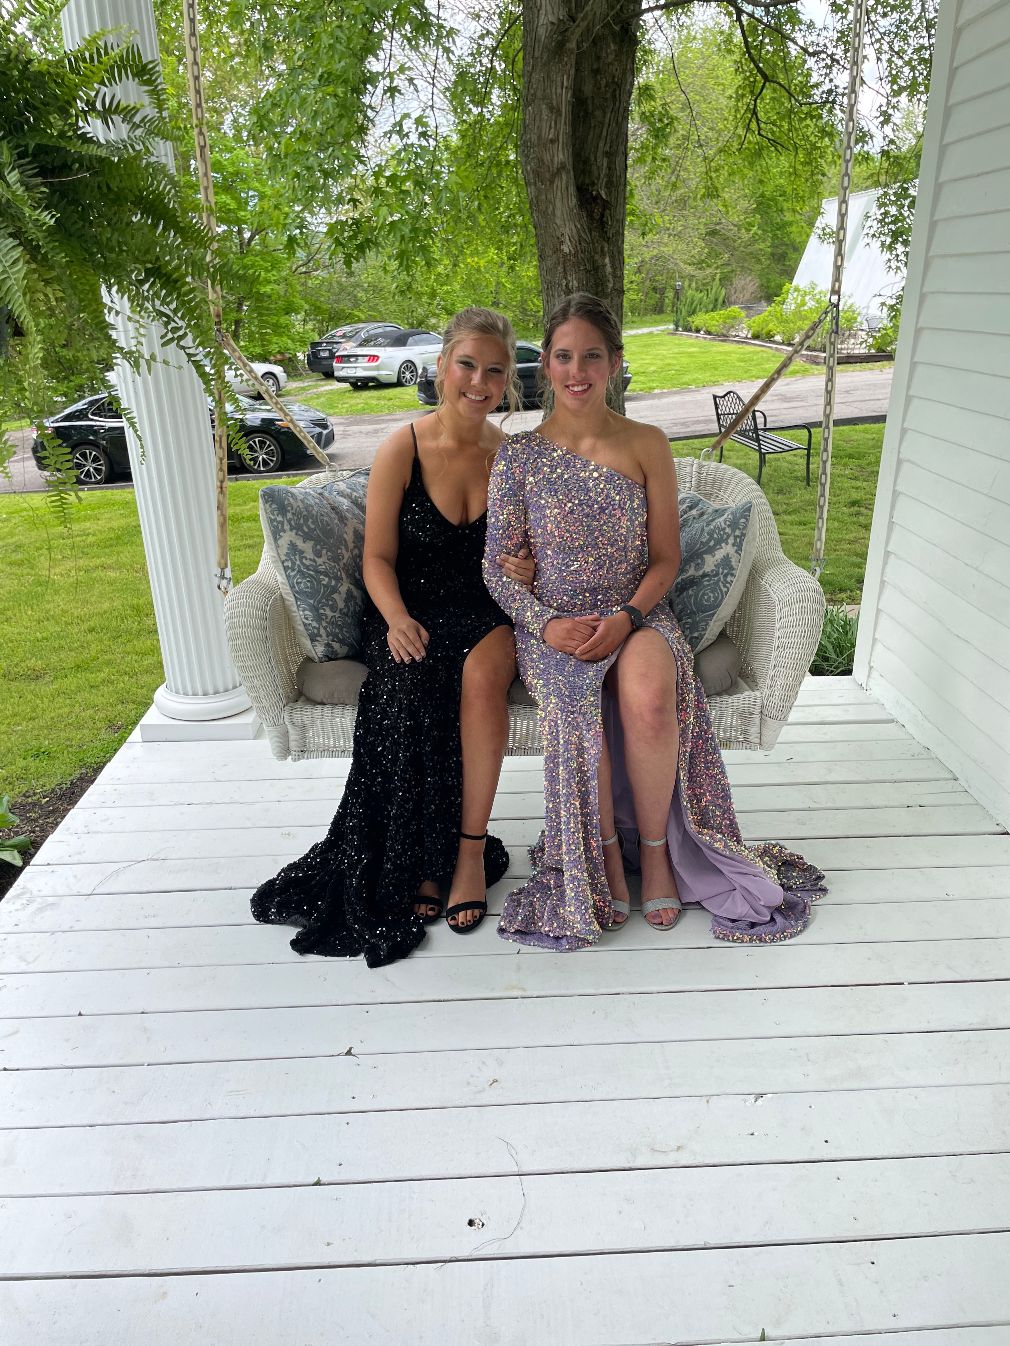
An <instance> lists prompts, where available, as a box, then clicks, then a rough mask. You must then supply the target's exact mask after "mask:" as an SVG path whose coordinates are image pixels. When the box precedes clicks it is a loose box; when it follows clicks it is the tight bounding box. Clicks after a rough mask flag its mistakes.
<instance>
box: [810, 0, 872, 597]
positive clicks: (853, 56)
mask: <svg viewBox="0 0 1010 1346" xmlns="http://www.w3.org/2000/svg"><path fill="white" fill-rule="evenodd" d="M865 32H866V0H853V6H852V40H851V42H850V44H849V87H848V92H847V95H846V103H845V127H844V131H843V136H842V173H841V179H840V181H839V184H838V214H837V217H836V221H835V255H834V258H833V260H832V266H831V293H830V295H829V297H828V303H829V305H830V308H831V314H830V317H829V321H828V339H827V342H826V349H825V368H824V409H823V412H822V415H821V454H820V459H819V462H818V468H817V522H816V524H815V525H814V549H813V554H812V555H811V557H810V572H811V574H812V575H813V576H814V578H815V579H820V577H821V575H822V574H823V573H824V549H825V541H826V537H827V530H828V499H829V496H830V491H831V447H832V439H833V432H834V420H835V389H836V386H837V382H838V378H837V375H838V336H839V330H840V325H841V309H842V277H843V274H844V270H845V243H846V238H847V235H848V229H849V196H850V193H851V191H852V159H853V155H854V153H855V143H856V112H857V109H858V105H859V86H860V84H861V82H862V73H863V45H864V40H865Z"/></svg>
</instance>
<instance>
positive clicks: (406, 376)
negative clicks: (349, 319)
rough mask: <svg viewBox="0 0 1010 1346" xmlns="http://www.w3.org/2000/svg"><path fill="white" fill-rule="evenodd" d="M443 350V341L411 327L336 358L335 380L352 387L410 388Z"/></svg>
mask: <svg viewBox="0 0 1010 1346" xmlns="http://www.w3.org/2000/svg"><path fill="white" fill-rule="evenodd" d="M441 350H442V338H441V337H440V336H438V335H437V334H436V333H435V332H426V331H425V330H424V328H422V327H408V328H406V329H405V330H404V331H401V332H389V333H387V334H386V335H384V336H378V337H375V338H373V340H372V342H371V344H370V345H368V346H352V347H351V349H350V350H346V351H338V353H337V354H336V355H335V356H334V357H333V377H334V378H335V379H336V380H337V381H338V382H339V383H349V384H350V385H351V387H352V388H367V387H368V385H369V384H370V383H398V384H399V385H400V386H401V387H402V388H411V387H413V386H414V384H415V383H416V382H417V380H418V377H419V375H420V373H421V370H422V368H423V367H424V365H426V364H434V362H435V360H436V359H437V358H438V355H439V353H440V352H441Z"/></svg>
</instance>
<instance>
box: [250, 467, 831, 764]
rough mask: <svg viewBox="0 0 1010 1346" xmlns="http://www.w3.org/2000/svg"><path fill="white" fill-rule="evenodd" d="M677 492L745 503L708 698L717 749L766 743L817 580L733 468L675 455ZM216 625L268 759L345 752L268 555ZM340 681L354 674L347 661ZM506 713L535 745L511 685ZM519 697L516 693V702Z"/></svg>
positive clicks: (339, 713)
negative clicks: (721, 654) (729, 664)
mask: <svg viewBox="0 0 1010 1346" xmlns="http://www.w3.org/2000/svg"><path fill="white" fill-rule="evenodd" d="M677 475H678V478H679V480H680V485H681V488H682V489H683V490H686V491H695V492H697V494H698V495H701V496H704V497H705V499H707V500H711V501H713V502H714V503H716V504H735V503H737V502H739V501H744V500H750V501H751V502H752V503H753V507H754V513H753V518H754V520H755V522H754V524H753V527H754V528H755V529H756V533H757V542H756V547H755V552H754V559H753V562H752V564H751V569H750V574H749V577H748V579H747V585H746V588H745V590H744V593H743V597H742V599H741V602H740V604H739V606H738V607H737V610H736V612H734V614H733V616H732V617H731V618H730V620H729V624H728V626H727V633H728V635H729V637H730V639H731V640H732V641H733V642H734V644H735V645H736V646H737V649H738V650H739V652H740V657H741V666H740V673H739V676H738V677H737V679H736V682H735V683H734V685H733V686H732V687H731V688H730V690H729V691H728V692H726V693H724V694H722V695H717V696H711V697H710V698H709V705H710V707H711V710H712V720H713V723H714V725H715V729H716V734H717V735H718V738H719V742H720V744H721V746H722V747H723V748H764V749H768V748H772V747H774V746H775V742H776V740H777V738H778V736H779V733H780V732H781V729H782V726H783V725H784V724H785V722H786V719H787V718H788V716H789V711H790V709H791V708H792V704H793V702H794V701H795V699H796V694H797V692H798V691H799V687H800V683H801V682H802V681H803V678H804V676H805V674H806V672H807V669H808V668H809V667H810V660H811V658H812V657H813V653H814V650H815V649H816V648H817V641H818V638H819V636H820V630H821V620H822V617H823V614H824V596H823V594H822V592H821V586H820V585H819V584H818V583H817V581H816V580H815V579H813V577H812V576H811V575H809V574H807V572H806V571H805V570H802V569H801V568H800V567H799V566H798V565H796V564H795V563H794V562H792V561H790V560H788V559H787V558H786V557H785V556H784V555H783V553H782V545H781V543H780V542H779V535H778V530H777V529H776V527H775V520H774V518H773V517H772V512H771V508H770V507H769V505H768V501H767V500H766V499H765V497H764V494H763V493H762V491H761V490H760V488H759V487H758V486H757V485H756V484H755V483H754V482H753V481H752V480H751V478H750V477H748V476H746V475H745V473H743V472H740V471H738V470H737V469H736V468H735V467H729V466H728V465H726V464H723V463H709V462H700V461H699V460H698V459H696V458H679V459H677ZM328 480H329V481H332V480H333V475H328V474H327V473H320V474H319V475H317V476H314V477H311V478H310V479H309V480H308V481H306V482H304V483H302V489H306V490H312V489H318V487H320V486H322V485H323V484H324V483H325V482H326V481H328ZM224 617H225V630H226V631H227V634H228V644H229V648H230V649H231V656H232V659H233V660H234V661H235V667H236V668H237V670H238V673H239V676H240V677H241V679H242V683H243V686H244V687H245V689H246V691H247V692H248V693H249V699H250V700H251V701H252V703H253V706H254V707H255V709H256V713H257V715H258V716H259V717H260V719H261V720H262V721H263V725H264V727H265V729H266V731H267V736H268V738H269V740H270V746H271V748H272V750H273V753H274V756H275V757H279V758H284V757H290V758H292V759H294V760H295V761H300V760H302V759H304V758H308V757H344V756H348V755H349V754H350V751H351V740H352V735H353V732H354V719H355V714H356V696H355V695H354V693H349V695H348V699H347V701H346V703H345V704H342V705H318V704H316V703H315V702H313V701H310V700H309V699H308V698H307V697H305V696H302V695H301V693H300V691H299V670H300V668H301V665H302V663H303V661H304V655H303V653H302V651H301V649H300V648H299V645H298V643H297V641H296V638H295V632H294V626H293V624H292V621H291V617H290V614H289V612H288V609H287V607H286V606H285V604H284V600H283V598H282V595H281V589H280V585H279V583H278V581H277V576H276V573H275V571H274V569H273V566H272V565H271V563H270V561H269V560H267V558H266V557H265V556H264V558H263V559H262V560H261V562H260V566H259V569H258V570H257V571H256V573H255V574H254V575H250V576H249V578H248V579H245V580H243V581H242V583H241V584H239V585H238V586H237V587H236V588H235V589H234V590H233V591H232V592H231V593H230V594H229V595H228V597H227V599H226V600H225V610H224ZM338 662H340V663H343V664H346V665H348V668H347V673H348V674H349V675H351V676H349V677H348V679H347V681H348V682H350V683H351V684H352V685H353V683H354V681H355V678H354V677H353V674H354V672H355V669H357V670H361V667H362V666H361V665H355V662H354V661H353V660H340V661H338ZM516 693H517V696H516V699H514V701H513V704H512V705H511V707H510V712H509V729H510V732H509V746H508V751H509V753H510V754H511V755H523V754H537V753H539V752H540V751H541V747H540V732H539V727H538V724H537V711H536V707H535V706H534V705H533V704H532V703H531V702H530V700H529V698H528V697H527V696H523V695H522V694H521V692H519V689H518V688H517V689H516ZM519 697H521V700H520V699H519Z"/></svg>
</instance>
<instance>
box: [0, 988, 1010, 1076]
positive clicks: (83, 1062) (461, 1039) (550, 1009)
mask: <svg viewBox="0 0 1010 1346" xmlns="http://www.w3.org/2000/svg"><path fill="white" fill-rule="evenodd" d="M1000 1028H1010V996H1007V994H1006V985H1005V983H1003V982H999V981H997V982H978V983H974V984H971V983H969V984H961V985H960V986H959V987H958V994H957V996H956V997H955V996H952V995H951V993H950V987H949V985H948V984H947V983H940V984H926V985H910V986H896V985H895V986H856V987H850V986H823V987H800V988H785V989H782V990H774V991H768V990H760V991H676V990H674V991H660V992H652V993H644V994H643V993H640V992H635V991H625V992H624V993H623V994H621V995H618V996H614V995H585V996H568V997H564V996H555V997H551V996H545V997H542V998H537V999H532V1000H515V1001H511V1002H509V1004H508V1005H507V1006H503V1005H502V1002H501V1001H500V1000H490V999H474V1000H468V1001H467V1002H466V1005H465V1008H462V1007H455V1008H452V1007H449V1006H447V1005H445V1004H444V1003H443V1002H439V1001H436V1002H433V1003H427V1004H418V1005H414V1006H412V1008H411V1012H410V1014H409V1015H404V1013H403V1008H402V1006H401V1005H396V1004H394V1005H383V1004H379V1005H340V1006H331V1005H309V1006H293V1007H290V1008H278V1009H273V1010H262V1009H233V1010H229V1009H220V1010H190V1011H188V1012H184V1013H159V1012H157V1011H142V1012H138V1013H133V1014H124V1013H117V1014H105V1015H81V1016H78V1015H76V1014H75V1015H66V1016H59V1017H57V1016H51V1017H49V1016H47V1017H44V1018H37V1019H19V1020H17V1021H15V1022H11V1023H8V1024H7V1025H6V1026H5V1032H4V1033H3V1036H2V1037H0V1063H2V1065H3V1066H4V1068H5V1069H6V1070H8V1071H11V1070H18V1069H22V1070H46V1069H54V1068H59V1067H65V1066H73V1067H78V1068H82V1069H83V1068H90V1067H95V1066H120V1065H134V1066H144V1065H149V1064H154V1063H158V1064H172V1063H180V1064H181V1063H185V1062H191V1061H222V1060H229V1061H238V1060H265V1059H266V1058H268V1057H305V1056H326V1055H328V1054H329V1053H331V1052H332V1051H333V1050H334V1044H339V1049H340V1050H347V1049H348V1048H349V1049H350V1050H351V1051H353V1052H354V1053H355V1054H356V1055H358V1056H371V1055H376V1054H379V1055H383V1054H389V1053H393V1054H400V1053H405V1052H422V1053H424V1052H428V1053H439V1052H465V1051H469V1050H471V1049H475V1048H478V1049H485V1048H519V1047H536V1046H538V1045H539V1044H541V1043H542V1042H544V1041H545V1040H553V1041H559V1042H565V1043H569V1044H571V1045H572V1046H590V1045H592V1044H593V1043H609V1044H620V1043H636V1042H670V1043H673V1042H678V1041H680V1042H720V1041H730V1040H733V1039H746V1038H753V1037H761V1038H766V1039H770V1038H793V1037H813V1038H816V1037H835V1038H841V1037H860V1036H862V1035H865V1034H880V1033H916V1032H941V1031H942V1032H951V1031H955V1030H957V1031H967V1030H973V1029H1000ZM852 1047H853V1049H854V1050H855V1049H857V1048H858V1044H857V1043H853V1044H852Z"/></svg>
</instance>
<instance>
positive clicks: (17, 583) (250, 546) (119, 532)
mask: <svg viewBox="0 0 1010 1346" xmlns="http://www.w3.org/2000/svg"><path fill="white" fill-rule="evenodd" d="M882 436H883V426H880V425H872V426H857V427H851V426H843V427H841V428H840V429H839V430H838V431H837V434H836V439H835V454H834V463H833V469H832V477H831V488H832V501H831V518H830V523H829V527H828V566H827V570H826V571H825V574H824V576H823V579H822V583H823V585H824V588H825V592H826V593H827V595H828V597H829V599H830V600H832V601H834V602H858V599H859V592H860V587H861V584H862V577H863V567H864V564H865V559H866V547H867V540H868V537H869V529H870V517H871V514H872V510H873V497H874V491H875V489H876V479H877V464H878V461H879V457H880V445H881V440H882ZM816 439H817V436H816V434H815V444H816ZM705 443H706V441H704V440H698V441H685V442H683V443H678V444H677V445H675V446H674V452H675V453H676V454H678V455H679V456H682V457H687V456H689V455H691V454H693V453H697V451H698V450H699V449H701V448H703V447H704V445H705ZM726 460H727V461H728V462H731V463H732V464H733V465H734V466H736V467H740V468H742V469H743V471H745V472H747V473H748V474H749V475H750V476H752V477H753V476H754V475H755V472H756V460H755V456H754V454H753V453H752V452H751V451H750V450H748V449H744V448H739V447H737V446H736V445H730V446H729V447H728V449H727V451H726ZM815 480H816V478H815ZM762 486H763V488H764V490H765V493H766V495H767V496H768V499H769V501H770V503H771V506H772V509H773V510H774V512H775V517H776V519H777V521H778V526H779V532H780V534H781V536H782V542H783V546H784V548H785V550H786V552H787V554H788V555H789V556H791V557H792V558H793V560H794V561H796V562H797V563H798V564H799V565H802V566H806V565H807V563H808V559H809V555H810V547H811V541H812V538H813V524H814V509H815V505H816V487H815V486H811V487H810V488H809V489H808V488H807V487H806V486H804V485H803V460H802V455H801V454H789V455H787V456H786V457H784V458H778V459H775V460H773V461H772V462H771V463H770V464H769V465H768V466H767V467H766V469H765V474H764V480H763V482H762ZM258 490H259V485H258V483H256V482H248V481H242V482H232V483H231V484H230V486H229V497H230V501H231V556H232V568H233V571H234V574H235V578H236V581H238V580H240V579H242V578H243V577H244V576H246V575H248V574H250V573H251V572H252V571H253V570H254V569H255V568H256V565H257V564H258V561H259V554H260V546H261V535H260V527H259V518H258V513H257V493H258ZM0 549H2V553H3V556H4V558H5V561H6V567H5V575H6V577H7V602H6V605H5V611H4V621H3V623H2V624H0V670H2V672H3V679H4V696H3V697H2V698H0V743H2V744H3V745H4V756H3V758H2V759H0V795H2V794H9V795H11V796H12V797H13V798H17V796H18V795H20V794H21V793H23V792H25V791H29V790H44V789H47V788H50V787H51V786H53V785H56V784H59V783H61V782H63V781H66V780H69V779H70V778H71V777H73V776H74V775H76V774H77V773H78V772H79V771H81V770H82V769H84V768H85V767H89V766H96V765H101V764H102V763H104V762H106V761H108V759H109V758H110V757H111V756H112V755H113V753H114V752H115V750H116V749H117V748H118V747H119V745H120V744H121V743H122V742H123V740H124V739H125V738H126V736H127V734H128V733H129V732H130V730H131V729H132V728H133V726H134V724H135V723H136V722H137V720H138V719H139V718H140V716H141V715H142V714H143V713H144V711H145V710H146V709H147V707H148V706H149V705H150V703H151V696H152V693H153V692H154V689H155V688H156V687H157V686H158V685H159V683H160V682H161V681H162V679H163V674H162V670H161V663H160V659H159V655H158V641H157V633H156V630H155V624H154V613H153V611H152V607H151V594H150V589H149V588H148V583H147V573H146V569H145V565H144V553H143V547H142V545H141V540H140V531H139V525H138V522H137V511H136V506H135V503H134V497H133V492H132V490H118V491H91V492H86V493H85V494H84V495H83V496H82V498H81V502H80V505H79V506H78V507H77V508H76V509H75V511H74V525H73V531H72V532H71V533H69V534H67V533H64V532H63V531H61V530H60V529H59V528H58V527H56V526H54V525H53V523H52V522H51V521H50V520H49V518H48V513H47V507H46V505H45V502H44V500H43V499H42V497H40V496H18V495H5V496H0Z"/></svg>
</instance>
